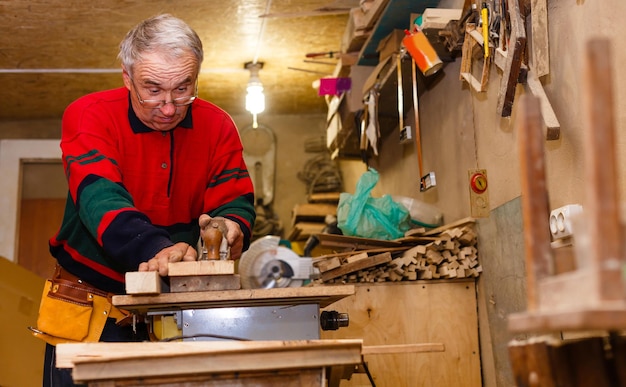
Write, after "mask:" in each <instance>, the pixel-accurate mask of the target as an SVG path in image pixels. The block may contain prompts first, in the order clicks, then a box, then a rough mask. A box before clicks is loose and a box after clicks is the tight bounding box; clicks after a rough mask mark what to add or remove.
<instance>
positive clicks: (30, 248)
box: [17, 199, 65, 279]
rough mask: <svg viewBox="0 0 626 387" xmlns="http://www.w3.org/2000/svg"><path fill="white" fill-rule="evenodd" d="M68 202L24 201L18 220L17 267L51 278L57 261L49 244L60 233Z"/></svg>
mask: <svg viewBox="0 0 626 387" xmlns="http://www.w3.org/2000/svg"><path fill="white" fill-rule="evenodd" d="M64 209H65V199H24V200H22V202H21V208H20V216H19V245H18V249H17V263H18V264H19V265H20V266H22V267H24V268H26V269H28V270H30V271H32V272H33V273H35V274H37V275H38V276H39V277H41V278H44V279H45V278H48V277H50V275H51V274H52V270H53V268H54V264H55V263H56V260H55V259H54V258H52V256H51V255H50V252H49V249H48V240H49V239H50V237H52V236H53V235H54V234H56V232H57V231H58V230H59V226H60V225H61V220H63V211H64Z"/></svg>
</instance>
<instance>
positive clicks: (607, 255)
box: [583, 38, 626, 300]
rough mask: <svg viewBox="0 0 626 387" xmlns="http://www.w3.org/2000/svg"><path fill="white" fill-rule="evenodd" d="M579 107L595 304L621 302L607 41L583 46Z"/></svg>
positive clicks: (621, 263) (625, 291) (621, 260)
mask: <svg viewBox="0 0 626 387" xmlns="http://www.w3.org/2000/svg"><path fill="white" fill-rule="evenodd" d="M586 52H587V55H586V60H585V77H584V81H585V82H584V91H585V92H584V93H583V101H584V106H585V113H586V114H585V119H586V122H585V124H586V130H585V131H584V138H585V144H586V148H585V188H586V189H585V194H586V195H585V204H584V207H585V214H589V215H588V216H587V218H586V221H587V228H588V232H589V235H588V237H589V251H588V257H586V259H588V261H589V262H590V266H591V269H592V270H593V271H594V272H596V273H597V276H598V278H597V284H598V286H599V289H597V290H596V289H590V291H592V292H598V295H597V298H598V300H624V298H625V296H626V289H625V286H624V280H623V276H622V270H623V266H624V264H625V262H626V260H625V258H624V254H623V247H622V246H623V245H622V234H621V230H622V228H621V221H620V214H621V212H620V211H621V207H620V200H619V180H620V179H619V174H618V170H617V167H618V161H619V159H618V157H617V154H616V150H615V144H616V140H617V137H616V134H615V133H616V128H615V111H614V100H613V82H614V81H615V80H614V79H613V74H612V66H611V59H612V55H611V49H610V42H609V40H608V39H598V38H596V39H591V40H590V41H588V42H587V45H586Z"/></svg>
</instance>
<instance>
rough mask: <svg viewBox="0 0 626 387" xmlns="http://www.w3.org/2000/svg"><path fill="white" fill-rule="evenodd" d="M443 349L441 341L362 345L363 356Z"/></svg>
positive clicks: (440, 350) (441, 350) (438, 350)
mask: <svg viewBox="0 0 626 387" xmlns="http://www.w3.org/2000/svg"><path fill="white" fill-rule="evenodd" d="M445 350H446V347H445V345H443V343H422V344H395V345H366V346H363V350H362V354H363V355H364V356H365V355H381V354H389V353H420V352H443V351H445Z"/></svg>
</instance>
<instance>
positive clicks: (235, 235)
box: [198, 214, 243, 260]
mask: <svg viewBox="0 0 626 387" xmlns="http://www.w3.org/2000/svg"><path fill="white" fill-rule="evenodd" d="M222 219H223V220H224V223H225V224H226V227H227V228H228V233H227V234H226V240H227V241H228V246H229V247H230V259H232V260H237V259H239V258H240V257H241V252H242V250H243V232H242V231H241V227H239V225H238V224H237V223H236V222H233V221H232V220H230V219H226V218H222ZM198 223H199V224H200V236H201V237H203V239H204V232H205V231H206V229H207V226H208V225H209V223H211V217H210V216H208V215H206V214H202V215H200V219H199V220H198Z"/></svg>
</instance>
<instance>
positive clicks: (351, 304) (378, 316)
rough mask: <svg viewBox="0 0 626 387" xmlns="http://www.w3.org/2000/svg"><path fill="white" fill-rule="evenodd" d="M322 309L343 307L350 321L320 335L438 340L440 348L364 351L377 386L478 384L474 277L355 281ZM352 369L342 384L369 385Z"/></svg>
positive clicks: (367, 341) (374, 341) (368, 340)
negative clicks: (349, 293) (353, 286)
mask: <svg viewBox="0 0 626 387" xmlns="http://www.w3.org/2000/svg"><path fill="white" fill-rule="evenodd" d="M326 309H327V310H336V311H338V312H347V313H348V314H349V318H350V325H349V326H348V327H346V328H340V329H339V330H337V331H324V332H322V338H323V339H359V338H362V339H363V345H364V346H368V345H392V344H419V343H443V344H444V346H445V351H444V352H427V353H415V354H379V355H367V356H365V361H366V362H367V364H368V367H369V370H370V372H371V373H372V375H373V377H374V380H375V382H376V385H377V386H383V387H384V386H393V387H402V386H407V387H409V386H410V387H416V386H425V387H426V386H458V387H464V386H467V387H470V386H471V387H480V386H481V374H480V353H479V345H478V321H477V314H476V288H475V283H474V282H473V281H458V282H457V281H415V282H411V283H399V284H390V283H380V284H371V285H366V284H357V286H356V293H355V295H354V296H350V297H347V298H345V299H343V300H340V301H338V302H336V303H334V304H332V305H330V306H329V307H328V308H326ZM369 385H370V383H369V381H368V379H367V377H366V376H365V374H354V375H352V378H351V380H350V381H342V383H341V386H369Z"/></svg>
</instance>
